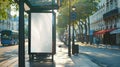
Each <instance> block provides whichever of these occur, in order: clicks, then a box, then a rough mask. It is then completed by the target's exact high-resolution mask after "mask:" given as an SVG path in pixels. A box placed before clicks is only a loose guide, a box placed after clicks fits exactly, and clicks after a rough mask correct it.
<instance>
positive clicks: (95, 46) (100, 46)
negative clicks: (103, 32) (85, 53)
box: [76, 42, 120, 50]
mask: <svg viewBox="0 0 120 67" xmlns="http://www.w3.org/2000/svg"><path fill="white" fill-rule="evenodd" d="M76 44H79V45H80V46H90V47H94V48H107V49H118V50H120V46H118V45H105V44H99V46H97V45H96V44H92V45H90V44H85V43H81V42H76Z"/></svg>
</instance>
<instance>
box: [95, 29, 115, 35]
mask: <svg viewBox="0 0 120 67" xmlns="http://www.w3.org/2000/svg"><path fill="white" fill-rule="evenodd" d="M113 30H115V29H107V30H100V31H97V32H95V33H94V35H98V34H105V33H107V32H111V31H113Z"/></svg>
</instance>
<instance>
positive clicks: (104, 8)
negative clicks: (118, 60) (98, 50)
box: [90, 0, 120, 45]
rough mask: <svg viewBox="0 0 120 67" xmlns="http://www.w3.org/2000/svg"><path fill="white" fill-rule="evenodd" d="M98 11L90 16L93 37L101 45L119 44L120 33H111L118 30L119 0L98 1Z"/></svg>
mask: <svg viewBox="0 0 120 67" xmlns="http://www.w3.org/2000/svg"><path fill="white" fill-rule="evenodd" d="M100 1H101V2H100V3H99V7H98V8H99V10H98V11H97V12H95V13H94V14H93V15H91V16H90V23H91V24H90V26H91V29H92V30H94V36H98V37H99V38H100V40H101V43H103V44H111V45H114V44H120V32H115V33H114V34H113V33H111V32H112V31H114V30H116V29H119V28H120V0H100Z"/></svg>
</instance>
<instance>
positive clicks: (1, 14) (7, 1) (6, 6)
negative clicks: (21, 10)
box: [0, 0, 16, 20]
mask: <svg viewBox="0 0 120 67" xmlns="http://www.w3.org/2000/svg"><path fill="white" fill-rule="evenodd" d="M11 5H14V6H15V5H16V3H15V2H14V0H0V20H5V19H7V18H8V13H9V11H10V8H11ZM15 8H16V7H15Z"/></svg>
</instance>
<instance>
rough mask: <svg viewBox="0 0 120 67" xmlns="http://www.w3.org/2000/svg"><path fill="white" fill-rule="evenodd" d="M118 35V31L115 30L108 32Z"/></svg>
mask: <svg viewBox="0 0 120 67" xmlns="http://www.w3.org/2000/svg"><path fill="white" fill-rule="evenodd" d="M118 33H120V29H116V30H113V31H111V32H110V34H118Z"/></svg>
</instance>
